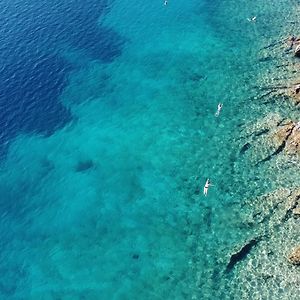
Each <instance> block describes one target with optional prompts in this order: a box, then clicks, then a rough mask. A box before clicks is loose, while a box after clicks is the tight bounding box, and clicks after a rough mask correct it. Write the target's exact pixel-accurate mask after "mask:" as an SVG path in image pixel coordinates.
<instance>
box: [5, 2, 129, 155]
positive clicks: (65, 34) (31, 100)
mask: <svg viewBox="0 0 300 300" xmlns="http://www.w3.org/2000/svg"><path fill="white" fill-rule="evenodd" d="M108 9H109V8H108V4H107V1H106V0H103V1H95V0H88V1H84V2H83V1H73V0H72V1H58V0H51V1H45V0H43V1H31V0H26V1H16V0H12V1H1V3H0V13H1V18H0V67H1V73H0V74H1V75H0V120H1V121H0V122H1V124H0V125H1V132H0V149H2V150H5V149H7V148H6V147H5V146H7V144H8V142H9V141H10V140H11V139H12V138H13V137H15V136H16V135H17V134H19V133H21V132H27V133H30V132H31V133H33V132H34V133H37V134H43V135H46V136H48V135H51V134H52V133H53V132H54V131H55V130H57V129H58V128H62V127H63V126H64V125H65V124H66V123H68V122H70V121H71V119H72V116H71V114H70V112H69V111H68V109H66V108H65V107H64V106H63V105H62V104H61V102H60V100H59V96H60V94H61V92H62V90H63V88H64V87H65V85H66V82H67V76H68V73H69V72H70V71H71V70H73V69H74V67H75V66H74V65H73V66H72V64H71V63H69V62H67V61H66V60H64V59H63V58H62V57H61V56H60V55H59V54H58V51H59V47H61V46H65V45H67V46H69V47H73V48H75V49H77V50H81V51H85V52H86V53H87V54H88V55H89V56H90V58H91V59H98V60H100V61H102V62H104V63H109V62H111V61H113V60H114V58H115V57H117V56H118V55H119V54H120V53H121V49H122V44H123V43H124V39H122V37H120V36H119V35H118V34H117V33H116V32H114V31H113V30H111V29H108V28H104V27H101V26H97V20H98V18H99V17H101V15H104V14H105V13H106V12H107V11H108ZM2 153H3V152H2Z"/></svg>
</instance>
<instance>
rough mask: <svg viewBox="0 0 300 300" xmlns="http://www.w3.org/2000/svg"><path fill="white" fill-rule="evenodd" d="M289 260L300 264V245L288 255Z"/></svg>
mask: <svg viewBox="0 0 300 300" xmlns="http://www.w3.org/2000/svg"><path fill="white" fill-rule="evenodd" d="M288 260H289V261H290V262H291V263H292V264H294V265H300V246H298V247H297V248H295V249H294V250H293V251H292V253H290V255H289V256H288Z"/></svg>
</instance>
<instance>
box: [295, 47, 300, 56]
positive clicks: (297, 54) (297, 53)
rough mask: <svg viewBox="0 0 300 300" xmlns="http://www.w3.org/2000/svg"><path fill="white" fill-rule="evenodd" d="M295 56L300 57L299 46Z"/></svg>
mask: <svg viewBox="0 0 300 300" xmlns="http://www.w3.org/2000/svg"><path fill="white" fill-rule="evenodd" d="M295 56H297V57H300V45H298V46H297V47H296V49H295Z"/></svg>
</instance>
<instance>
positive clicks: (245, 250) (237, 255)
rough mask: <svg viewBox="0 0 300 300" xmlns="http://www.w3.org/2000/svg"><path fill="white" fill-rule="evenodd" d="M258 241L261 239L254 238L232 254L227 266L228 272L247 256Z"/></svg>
mask: <svg viewBox="0 0 300 300" xmlns="http://www.w3.org/2000/svg"><path fill="white" fill-rule="evenodd" d="M258 241H259V239H252V240H250V241H248V242H246V243H245V244H244V245H243V246H242V247H241V248H240V249H239V250H238V251H235V252H234V253H233V254H231V256H230V260H229V263H228V264H227V266H226V272H230V271H231V270H232V269H233V267H234V266H235V265H236V264H237V263H238V262H239V261H241V260H243V259H244V258H246V256H247V255H248V254H249V253H250V251H251V249H252V248H253V247H254V246H255V245H256V244H257V243H258Z"/></svg>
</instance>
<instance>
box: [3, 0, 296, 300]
mask: <svg viewBox="0 0 300 300" xmlns="http://www.w3.org/2000/svg"><path fill="white" fill-rule="evenodd" d="M293 5H295V1H289V0H288V1H283V0H278V1H271V0H253V1H244V0H235V1H233V0H226V1H225V0H210V1H209V0H190V1H183V0H176V1H175V0H169V1H168V4H167V5H163V1H160V0H156V1H137V0H132V1H117V0H115V1H112V0H85V1H79V0H47V1H46V0H40V1H34V0H22V1H20V0H2V1H1V2H0V50H1V51H0V68H1V72H0V126H1V127H0V158H1V164H0V215H1V218H0V229H1V230H0V237H1V238H0V247H1V248H0V249H1V251H0V274H1V276H0V299H11V300H25V299H30V300H31V299H32V300H37V299H41V300H44V299H45V300H58V299H61V300H69V299H72V300H83V299H87V300H93V299H95V300H96V299H101V300H110V299H116V300H117V299H118V300H119V299H120V300H126V299H128V300H129V299H130V300H135V299H139V300H140V299H154V300H156V299H157V300H159V299H176V300H177V299H178V300H180V299H201V300H202V299H241V298H240V297H241V295H242V296H243V297H244V298H242V299H285V298H284V297H283V296H282V295H284V294H280V293H282V290H281V288H280V287H279V288H278V294H276V291H277V287H270V289H272V288H273V292H274V293H275V294H272V295H271V296H269V298H259V294H255V293H261V291H260V290H259V288H258V285H257V283H256V282H254V283H253V282H247V280H244V279H239V278H240V277H239V269H238V268H236V269H235V270H233V272H231V273H230V274H226V272H224V267H225V266H226V263H224V262H225V261H226V259H227V258H226V257H228V253H230V249H232V248H233V247H234V246H235V245H237V244H239V243H241V242H243V241H245V240H247V239H248V238H249V237H251V236H252V234H253V232H251V230H249V228H248V227H247V226H243V222H244V221H243V220H244V217H245V216H244V215H243V214H242V213H240V211H239V207H240V206H239V201H240V200H241V199H243V198H244V197H246V196H249V197H250V196H255V195H260V194H262V193H264V192H267V191H269V190H270V189H271V188H274V186H275V185H276V184H277V183H276V182H275V181H274V180H273V179H274V178H273V177H272V176H274V175H273V174H269V175H268V176H266V175H265V173H266V172H267V170H266V169H264V167H261V168H259V167H258V168H256V169H251V168H249V164H248V162H247V161H246V160H242V161H239V162H238V163H237V160H238V154H239V149H237V148H235V146H234V144H233V143H232V141H233V140H234V139H235V137H237V136H238V133H239V128H240V126H242V125H243V124H244V123H245V122H248V121H253V120H256V118H259V117H263V116H264V115H265V114H266V111H268V110H269V109H270V107H268V106H267V105H263V106H262V105H260V104H259V103H258V102H257V101H256V102H255V101H253V99H255V96H256V94H257V90H256V89H255V87H256V86H257V85H259V83H261V82H263V81H264V80H266V78H267V76H268V72H269V70H270V69H272V68H274V66H273V65H272V63H269V62H267V63H259V51H258V50H259V49H261V48H262V47H263V46H266V45H268V44H269V43H270V42H272V41H274V39H276V38H278V36H279V35H280V34H282V32H283V33H285V34H288V33H289V32H288V29H286V27H284V25H286V19H288V18H289V16H291V18H292V15H291V11H292V7H293ZM253 16H257V21H256V22H249V21H248V20H247V18H251V17H253ZM251 99H252V100H251ZM220 102H221V103H223V109H222V111H221V114H220V116H219V117H216V116H215V112H216V108H217V105H218V103H220ZM281 110H282V107H281V106H273V107H272V111H273V112H274V113H275V112H281ZM206 178H210V179H211V181H212V184H213V186H211V187H210V189H209V192H208V196H207V197H204V196H203V186H204V183H205V180H206ZM291 180H292V179H291ZM243 291H247V293H248V296H249V297H247V295H246V296H245V294H243ZM250 293H251V294H250ZM251 295H252V296H251ZM280 295H281V296H280ZM251 297H253V298H251ZM287 299H297V298H287Z"/></svg>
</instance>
